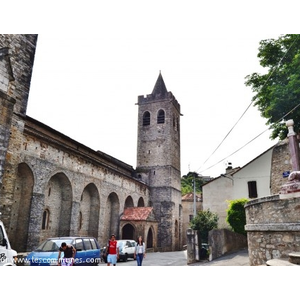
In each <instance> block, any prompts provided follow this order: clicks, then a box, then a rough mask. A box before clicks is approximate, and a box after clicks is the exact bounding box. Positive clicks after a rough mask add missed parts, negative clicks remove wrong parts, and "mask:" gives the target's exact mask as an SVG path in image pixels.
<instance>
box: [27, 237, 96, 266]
mask: <svg viewBox="0 0 300 300" xmlns="http://www.w3.org/2000/svg"><path fill="white" fill-rule="evenodd" d="M62 242H65V243H66V244H70V245H72V246H74V247H75V249H76V256H75V264H74V265H75V266H85V265H92V266H96V265H98V264H99V262H100V247H99V244H98V242H97V240H96V239H95V238H93V237H53V238H48V239H46V240H45V241H44V242H43V243H41V244H40V245H39V246H38V247H37V249H35V250H34V251H32V252H30V253H29V254H28V255H27V256H26V257H25V263H24V264H25V265H27V266H57V265H58V260H57V259H58V252H59V248H60V246H61V243H62ZM61 254H62V257H63V254H64V253H63V252H62V253H61Z"/></svg>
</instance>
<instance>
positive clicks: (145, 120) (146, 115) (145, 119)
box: [143, 111, 150, 126]
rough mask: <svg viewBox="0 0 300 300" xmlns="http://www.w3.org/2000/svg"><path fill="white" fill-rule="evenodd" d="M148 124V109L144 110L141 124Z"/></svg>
mask: <svg viewBox="0 0 300 300" xmlns="http://www.w3.org/2000/svg"><path fill="white" fill-rule="evenodd" d="M147 125H150V113H149V111H145V112H144V115H143V126H147Z"/></svg>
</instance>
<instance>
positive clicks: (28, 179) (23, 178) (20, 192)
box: [12, 163, 34, 252]
mask: <svg viewBox="0 0 300 300" xmlns="http://www.w3.org/2000/svg"><path fill="white" fill-rule="evenodd" d="M33 185H34V176H33V172H32V170H31V169H30V167H29V166H28V165H27V164H26V163H20V164H19V165H18V171H17V178H16V185H15V191H14V199H15V202H16V203H18V209H17V211H18V213H17V223H16V233H17V234H15V235H14V237H15V238H14V239H13V240H12V246H13V247H14V248H15V249H16V250H17V251H18V252H23V251H26V250H27V241H28V229H29V222H30V207H31V199H32V195H33Z"/></svg>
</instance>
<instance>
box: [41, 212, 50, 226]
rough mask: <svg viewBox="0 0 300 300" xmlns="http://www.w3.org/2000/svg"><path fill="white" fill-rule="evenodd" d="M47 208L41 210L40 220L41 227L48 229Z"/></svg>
mask: <svg viewBox="0 0 300 300" xmlns="http://www.w3.org/2000/svg"><path fill="white" fill-rule="evenodd" d="M49 215H50V213H49V210H48V209H45V210H44V212H43V221H42V229H48V228H49Z"/></svg>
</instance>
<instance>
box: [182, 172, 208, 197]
mask: <svg viewBox="0 0 300 300" xmlns="http://www.w3.org/2000/svg"><path fill="white" fill-rule="evenodd" d="M194 176H195V182H196V194H198V193H200V192H202V185H203V180H202V178H200V177H199V174H198V173H196V172H189V173H188V174H187V175H184V176H182V177H181V193H182V195H185V194H188V193H192V192H193V191H194V186H193V182H194Z"/></svg>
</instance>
